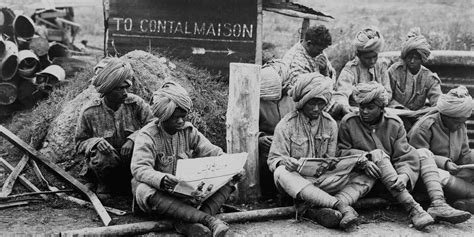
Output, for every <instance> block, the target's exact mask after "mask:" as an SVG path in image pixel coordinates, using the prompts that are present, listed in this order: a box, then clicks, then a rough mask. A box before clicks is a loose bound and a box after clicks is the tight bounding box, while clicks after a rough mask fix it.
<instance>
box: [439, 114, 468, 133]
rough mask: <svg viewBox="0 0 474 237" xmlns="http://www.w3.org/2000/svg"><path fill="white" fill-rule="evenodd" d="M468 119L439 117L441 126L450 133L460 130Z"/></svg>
mask: <svg viewBox="0 0 474 237" xmlns="http://www.w3.org/2000/svg"><path fill="white" fill-rule="evenodd" d="M467 119H469V118H465V117H460V118H458V117H450V116H446V115H443V114H442V115H441V120H442V121H443V124H444V126H445V127H446V128H448V130H449V131H450V132H454V131H456V130H458V129H460V128H461V127H462V126H463V125H464V124H465V123H466V121H467Z"/></svg>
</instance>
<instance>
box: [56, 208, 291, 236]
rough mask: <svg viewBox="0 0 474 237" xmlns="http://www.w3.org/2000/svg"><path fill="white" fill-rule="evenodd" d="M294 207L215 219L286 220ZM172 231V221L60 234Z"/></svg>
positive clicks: (120, 234)
mask: <svg viewBox="0 0 474 237" xmlns="http://www.w3.org/2000/svg"><path fill="white" fill-rule="evenodd" d="M295 213H296V212H295V208H294V207H292V206H291V207H278V208H270V209H261V210H253V211H246V212H233V213H225V214H219V215H217V216H216V217H217V218H219V219H221V220H223V221H226V222H229V223H233V222H247V221H265V220H269V219H280V218H288V217H291V216H294V215H295ZM172 229H173V222H172V221H159V222H155V221H147V222H139V223H132V224H125V225H116V226H107V227H96V228H84V229H79V230H69V231H64V232H61V234H60V235H61V236H62V237H65V236H89V235H91V236H103V235H108V236H123V235H127V236H128V235H139V234H145V233H149V232H159V231H167V230H172Z"/></svg>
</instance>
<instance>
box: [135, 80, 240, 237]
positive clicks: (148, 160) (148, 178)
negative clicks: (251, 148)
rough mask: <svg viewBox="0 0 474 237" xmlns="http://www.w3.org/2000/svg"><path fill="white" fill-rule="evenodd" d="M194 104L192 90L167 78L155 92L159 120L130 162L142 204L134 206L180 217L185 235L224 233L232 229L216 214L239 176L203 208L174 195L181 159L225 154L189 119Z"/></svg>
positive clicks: (140, 139)
mask: <svg viewBox="0 0 474 237" xmlns="http://www.w3.org/2000/svg"><path fill="white" fill-rule="evenodd" d="M191 107H192V101H191V98H190V97H189V95H188V93H187V92H186V90H185V89H184V88H183V87H181V86H180V85H179V84H177V83H175V82H171V81H170V82H165V83H164V84H163V86H162V87H161V88H160V89H159V90H157V91H156V92H155V93H154V94H153V104H152V111H153V115H154V116H155V117H156V118H157V119H156V120H155V121H154V122H151V123H149V124H148V125H146V126H145V127H144V128H143V129H142V130H140V132H139V133H138V135H137V137H136V139H135V147H134V150H133V158H132V162H131V166H130V168H131V171H132V175H133V179H132V192H133V195H134V199H135V200H136V204H137V205H138V207H134V209H135V210H137V208H139V209H140V210H141V211H144V212H146V213H152V214H155V215H167V216H171V217H173V218H176V219H178V220H179V221H178V222H177V223H176V224H175V227H176V230H177V231H178V232H180V233H182V234H185V235H186V236H190V235H192V236H210V235H211V234H212V236H224V235H225V233H226V232H227V231H228V229H229V227H228V225H227V224H226V223H225V222H223V221H221V220H219V219H217V218H216V217H214V215H215V214H217V213H218V211H219V209H220V206H221V205H222V204H223V203H224V202H225V201H226V200H227V199H228V197H229V196H230V194H231V192H232V191H234V190H235V187H234V184H235V182H236V181H237V180H233V181H231V182H229V183H228V184H226V185H225V186H223V187H222V188H220V189H219V190H218V191H217V192H216V193H214V194H213V195H212V196H211V197H209V198H208V199H206V200H205V201H204V202H202V203H201V205H200V207H199V209H198V208H196V206H197V205H192V204H190V203H188V201H187V200H186V199H185V198H183V197H178V196H175V195H173V194H171V193H170V191H172V190H173V189H174V187H175V186H176V185H177V184H178V182H179V180H178V179H177V178H176V176H175V174H176V166H177V161H178V159H192V158H198V157H208V156H219V155H222V154H223V151H222V149H221V148H220V147H218V146H215V145H213V144H212V143H211V142H210V141H209V140H208V139H207V138H206V137H205V136H204V135H203V134H202V133H200V132H199V131H198V130H197V129H196V128H195V127H194V126H193V125H192V124H191V123H190V122H187V121H185V117H186V115H187V114H188V113H189V111H190V110H191ZM237 179H238V178H237Z"/></svg>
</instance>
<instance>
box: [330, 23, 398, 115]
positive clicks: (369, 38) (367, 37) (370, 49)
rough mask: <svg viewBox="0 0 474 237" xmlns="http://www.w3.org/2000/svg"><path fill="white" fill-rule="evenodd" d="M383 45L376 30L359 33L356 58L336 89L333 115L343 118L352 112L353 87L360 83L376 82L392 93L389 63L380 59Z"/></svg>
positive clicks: (356, 43) (340, 77) (365, 30)
mask: <svg viewBox="0 0 474 237" xmlns="http://www.w3.org/2000/svg"><path fill="white" fill-rule="evenodd" d="M383 44H384V40H383V37H382V35H381V34H380V32H379V31H377V30H375V29H372V28H366V29H364V30H362V31H359V32H358V33H357V35H356V37H355V39H354V47H355V49H356V57H355V58H354V59H353V60H351V61H349V62H347V64H346V65H345V66H344V68H343V69H342V71H341V74H340V75H339V77H338V78H337V81H336V85H335V87H334V90H335V92H334V101H335V105H334V108H333V110H332V114H333V115H335V116H336V117H340V118H342V116H344V115H345V114H347V113H349V112H351V111H352V109H351V107H350V105H354V104H353V102H352V101H351V100H350V96H351V94H352V90H353V87H354V86H355V85H357V84H359V83H362V82H369V81H375V82H378V83H380V84H381V85H383V86H384V87H385V89H386V90H387V91H388V92H391V89H390V81H389V80H388V76H387V68H388V62H387V61H386V60H384V59H381V58H379V57H378V54H379V52H380V51H381V50H382V47H383ZM341 115H342V116H341Z"/></svg>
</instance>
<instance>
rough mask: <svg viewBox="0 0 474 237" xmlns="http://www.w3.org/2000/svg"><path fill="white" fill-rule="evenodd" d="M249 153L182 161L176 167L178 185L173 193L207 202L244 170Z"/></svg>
mask: <svg viewBox="0 0 474 237" xmlns="http://www.w3.org/2000/svg"><path fill="white" fill-rule="evenodd" d="M247 156H248V153H236V154H224V155H221V156H212V157H204V158H194V159H180V160H178V161H177V165H176V175H175V176H176V178H177V179H178V180H179V182H178V184H177V185H176V186H175V188H174V189H173V191H172V193H177V194H179V195H184V196H187V197H192V198H196V199H199V200H200V201H204V200H206V199H207V198H208V197H210V196H211V195H212V194H214V193H215V192H216V191H217V190H219V189H220V188H221V187H222V186H224V185H225V184H226V183H228V182H229V181H230V180H231V179H232V177H233V176H234V175H236V174H238V173H239V172H241V171H242V170H243V168H244V165H245V163H246V162H247Z"/></svg>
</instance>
